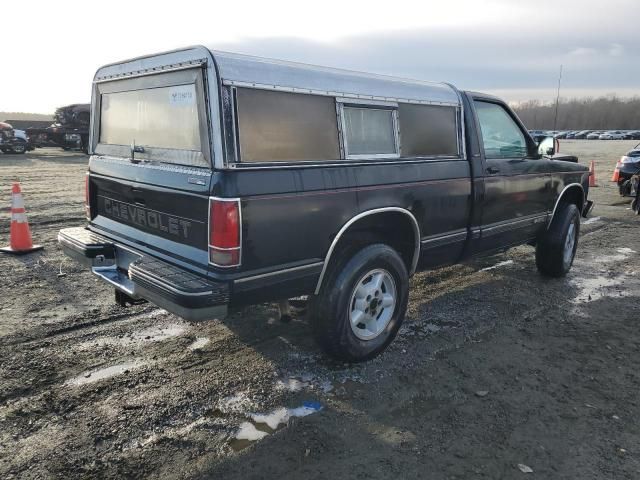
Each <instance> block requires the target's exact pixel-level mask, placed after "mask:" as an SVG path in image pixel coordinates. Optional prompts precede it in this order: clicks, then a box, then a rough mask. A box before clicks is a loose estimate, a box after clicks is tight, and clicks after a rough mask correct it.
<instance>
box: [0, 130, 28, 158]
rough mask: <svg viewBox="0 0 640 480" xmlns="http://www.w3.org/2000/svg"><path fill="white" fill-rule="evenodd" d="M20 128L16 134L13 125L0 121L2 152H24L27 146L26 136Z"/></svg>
mask: <svg viewBox="0 0 640 480" xmlns="http://www.w3.org/2000/svg"><path fill="white" fill-rule="evenodd" d="M23 134H24V132H23V131H22V130H20V131H19V133H18V135H16V131H15V130H14V129H13V127H12V126H11V125H10V124H8V123H5V122H0V151H1V152H2V153H17V154H19V155H21V154H23V153H25V152H26V151H27V150H28V149H29V148H28V142H29V140H28V137H27V136H26V134H24V135H23Z"/></svg>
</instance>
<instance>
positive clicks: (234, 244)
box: [209, 198, 242, 267]
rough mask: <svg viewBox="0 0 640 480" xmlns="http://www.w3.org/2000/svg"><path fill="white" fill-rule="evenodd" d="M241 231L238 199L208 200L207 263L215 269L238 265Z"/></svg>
mask: <svg viewBox="0 0 640 480" xmlns="http://www.w3.org/2000/svg"><path fill="white" fill-rule="evenodd" d="M241 229H242V217H241V213H240V199H238V198H210V199H209V263H211V264H212V265H215V266H217V267H237V266H238V265H240V258H241V251H242V250H241V247H242V236H241Z"/></svg>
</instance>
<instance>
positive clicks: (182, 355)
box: [0, 141, 640, 479]
mask: <svg viewBox="0 0 640 480" xmlns="http://www.w3.org/2000/svg"><path fill="white" fill-rule="evenodd" d="M633 143H635V142H625V141H610V142H605V141H591V142H587V141H564V142H562V150H563V151H566V152H572V153H576V154H578V155H579V157H580V159H581V162H582V163H588V162H589V161H590V160H594V161H595V162H596V172H597V179H598V183H599V185H600V186H599V187H598V188H594V189H592V193H591V198H592V199H593V200H595V201H596V207H595V209H594V211H593V213H592V214H591V218H590V219H589V220H587V221H584V220H583V225H582V232H581V239H580V246H579V248H578V255H577V259H576V262H575V264H574V267H573V270H572V271H571V273H570V275H569V276H568V277H567V278H565V279H559V280H547V279H543V278H541V277H540V276H539V275H538V274H537V271H536V268H535V263H534V256H533V249H532V248H530V247H520V248H516V249H512V250H510V251H509V252H507V253H505V254H502V255H498V256H494V257H489V258H485V259H482V260H477V261H474V262H471V263H468V264H465V265H458V266H455V267H451V268H446V269H442V270H438V271H435V272H428V273H422V274H419V275H416V276H415V277H414V279H413V281H412V284H413V288H412V291H411V298H410V306H409V311H408V317H407V319H406V321H405V324H404V326H403V328H402V330H401V332H400V334H399V336H398V338H397V339H396V341H395V342H394V343H393V344H392V346H391V347H390V348H389V350H388V351H387V352H386V353H385V354H383V355H382V356H380V357H379V358H377V359H375V360H373V361H371V362H369V363H366V364H363V365H356V366H350V365H345V364H336V363H334V362H332V361H329V360H328V359H326V358H325V357H324V356H323V355H322V353H321V352H320V351H319V350H318V348H317V347H316V346H315V344H314V342H313V341H312V339H311V335H310V328H309V325H308V324H307V322H306V320H305V318H304V315H302V314H300V315H298V316H296V317H295V318H294V320H293V321H292V322H291V323H290V324H286V325H285V324H281V323H280V322H279V321H278V320H277V308H276V306H275V305H271V304H263V305H257V306H253V307H249V308H244V309H242V310H237V311H234V312H232V315H231V316H230V317H229V318H228V319H226V320H225V321H223V322H219V321H213V322H205V323H188V322H185V321H184V320H181V319H180V318H178V317H175V316H173V315H171V314H168V313H167V312H165V311H163V310H161V309H158V308H156V307H154V306H152V305H148V304H146V305H139V306H135V307H130V308H128V309H122V308H120V307H118V306H116V305H115V304H114V303H113V292H112V290H111V289H110V288H108V287H107V286H105V285H104V284H102V283H101V282H99V281H98V280H97V279H95V278H94V277H93V276H92V275H91V274H90V273H88V272H87V271H86V270H84V269H82V268H80V267H79V266H77V265H75V264H74V263H73V262H72V261H70V260H66V259H65V257H64V256H63V255H62V253H61V252H60V250H59V249H58V247H57V243H56V234H57V231H58V230H59V229H60V228H62V227H69V226H75V225H82V224H84V219H83V209H82V198H83V175H84V172H85V170H86V157H84V156H82V155H76V154H71V153H63V152H58V151H55V150H52V149H51V150H46V149H43V150H36V151H35V152H30V153H28V154H27V155H24V156H14V155H0V186H1V190H2V191H1V192H0V205H8V204H9V196H10V194H9V192H10V186H9V184H10V182H11V181H13V180H20V181H21V182H22V187H23V193H24V196H25V201H26V205H27V211H28V216H29V220H30V222H31V226H32V231H33V236H34V238H35V240H36V241H37V242H39V243H42V244H44V245H45V250H44V251H42V252H39V253H34V254H31V255H28V256H22V257H13V256H0V268H1V269H2V271H3V272H4V275H3V276H2V278H1V279H0V288H1V290H0V292H1V293H2V295H0V478H3V479H10V478H57V477H60V478H137V477H145V478H225V479H236V478H238V479H253V478H256V479H257V478H332V477H334V478H381V479H382V478H383V479H387V478H392V477H395V478H403V479H404V478H430V479H440V478H442V479H445V478H447V479H452V478H470V477H474V478H492V479H498V478H499V479H513V478H520V477H521V476H523V475H525V473H524V472H525V471H528V470H529V469H530V470H532V471H533V473H530V474H529V476H530V477H531V478H576V479H577V478H580V479H596V478H597V479H601V478H616V479H635V478H639V477H640V446H639V445H640V442H639V436H638V433H639V431H638V430H639V427H638V422H637V418H639V417H640V404H639V401H638V397H637V391H638V388H639V387H640V373H639V372H640V355H638V353H639V352H638V350H639V347H640V333H638V331H637V329H636V325H635V323H634V320H633V319H634V318H638V316H639V314H640V308H639V307H638V304H637V303H636V300H638V297H639V296H640V274H639V273H638V272H640V261H639V260H638V258H639V257H638V253H637V252H640V241H639V240H638V222H640V220H639V219H638V218H637V217H635V216H634V215H632V213H631V211H630V210H628V209H627V207H628V203H629V202H628V200H624V199H621V198H620V197H618V195H617V191H616V189H615V188H614V186H613V185H612V184H611V183H609V182H608V180H609V177H610V175H611V171H612V168H613V165H614V164H615V160H616V159H617V158H619V156H620V155H622V154H623V153H624V152H625V151H626V150H627V149H628V148H629V147H630V146H632V145H633ZM6 211H8V210H6ZM8 224H9V222H8V215H7V214H3V216H2V222H1V223H0V236H1V238H2V239H3V241H5V242H6V239H7V237H8Z"/></svg>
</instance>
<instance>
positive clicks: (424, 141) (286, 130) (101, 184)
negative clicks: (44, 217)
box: [59, 47, 588, 360]
mask: <svg viewBox="0 0 640 480" xmlns="http://www.w3.org/2000/svg"><path fill="white" fill-rule="evenodd" d="M91 105H92V108H91V133H90V142H89V148H90V151H91V153H92V156H91V160H90V163H89V171H88V173H87V180H86V186H87V189H86V191H87V197H86V204H87V206H86V211H87V218H88V220H89V225H88V226H87V227H86V228H76V229H65V230H62V231H61V232H60V235H59V241H60V243H61V245H62V247H63V248H64V250H65V252H66V253H67V254H69V255H70V256H72V257H74V258H76V259H78V260H80V261H82V262H84V263H86V264H88V265H89V266H90V267H91V268H92V269H93V271H94V273H96V274H97V275H99V276H100V277H102V278H103V279H104V280H105V281H107V282H109V283H111V284H112V285H113V286H114V287H115V288H116V292H117V298H118V301H119V302H120V303H123V304H125V303H128V302H133V301H137V300H139V299H146V300H150V301H152V302H154V303H156V304H158V305H160V306H162V307H164V308H166V309H168V310H169V311H171V312H174V313H177V314H178V315H181V316H183V317H185V318H188V319H208V318H216V317H221V316H223V315H224V313H225V311H226V308H227V306H229V305H238V304H247V303H256V302H261V301H274V300H285V299H288V298H292V297H296V296H300V295H309V296H310V297H309V298H310V301H311V303H312V305H315V306H316V307H314V308H310V310H311V311H312V312H315V313H312V316H313V317H314V318H315V319H316V320H315V321H314V322H313V323H314V325H315V327H314V328H315V330H316V332H317V334H318V337H319V339H320V341H321V343H322V344H323V345H324V346H325V348H326V349H327V350H328V351H329V352H330V353H333V354H335V355H336V356H339V357H341V358H346V359H351V360H362V359H366V358H370V357H371V356H373V355H376V354H377V353H379V352H380V351H382V349H384V348H385V347H386V345H387V344H388V343H389V342H390V341H391V340H392V339H393V336H394V335H395V332H396V331H397V328H399V325H400V322H401V321H402V318H403V316H404V309H405V308H406V299H407V295H406V291H407V289H408V284H407V281H408V280H407V279H408V277H409V276H410V275H411V274H413V273H414V272H415V271H416V270H418V269H427V268H436V267H438V266H442V265H449V264H453V263H456V262H460V261H463V260H464V259H466V258H470V257H472V256H477V255H483V254H488V253H494V252H496V251H499V250H503V249H505V248H509V247H511V246H513V245H519V244H523V243H530V244H537V245H545V246H544V247H538V249H545V252H546V250H548V249H550V248H551V247H549V246H547V244H548V243H549V242H546V241H543V240H544V239H546V238H547V235H549V234H548V233H547V232H550V231H552V230H553V229H554V228H563V229H564V228H565V227H566V228H567V229H568V228H569V227H568V226H567V225H568V224H567V223H566V222H565V221H564V220H563V222H564V223H562V226H561V227H555V225H556V224H557V223H558V222H559V221H558V220H555V221H554V219H556V218H558V216H559V215H562V216H563V219H564V218H565V216H566V215H567V214H566V210H567V208H568V207H566V206H567V205H573V206H574V207H575V211H577V212H578V213H579V212H583V213H585V214H586V211H588V203H587V192H588V171H587V169H586V167H584V166H582V165H579V164H577V163H575V162H566V161H558V160H553V158H552V157H550V156H549V155H553V154H554V153H555V148H554V146H553V143H552V147H551V148H550V149H548V148H547V146H545V147H544V148H545V151H544V152H543V153H544V155H541V152H540V151H539V149H540V148H542V145H538V143H537V142H536V141H534V140H533V139H532V138H531V137H530V135H529V134H528V133H527V131H526V129H525V127H524V126H523V125H522V123H521V122H520V120H519V119H518V118H517V116H516V115H515V114H514V113H513V111H512V110H511V109H510V108H509V107H508V105H506V104H505V103H504V102H502V101H501V100H500V99H498V98H495V97H492V96H489V95H484V94H480V93H474V92H461V91H459V90H458V89H456V88H455V87H454V86H452V85H450V84H446V83H430V82H424V81H417V80H407V79H401V78H394V77H388V76H383V75H373V74H365V73H359V72H351V71H345V70H338V69H334V68H326V67H316V66H310V65H304V64H297V63H292V62H283V61H278V60H270V59H263V58H256V57H250V56H245V55H238V54H233V53H226V52H219V51H216V50H211V49H208V48H206V47H191V48H187V49H182V50H176V51H172V52H167V53H161V54H157V55H151V56H146V57H140V58H136V59H132V60H127V61H124V62H119V63H116V64H111V65H107V66H104V67H102V68H100V69H99V70H98V71H97V73H96V75H95V78H94V83H93V93H92V104H91ZM570 213H571V215H573V213H574V211H573V210H571V212H570ZM565 220H566V219H565ZM574 220H575V219H573V217H571V221H570V222H569V223H570V224H571V225H574V224H575V222H574ZM565 224H566V225H565ZM578 227H579V222H578ZM578 227H575V226H574V227H572V228H574V230H572V232H574V233H575V228H578ZM564 234H567V235H569V234H568V233H567V232H564V233H563V235H564ZM554 238H555V237H554ZM563 238H564V237H563ZM576 238H577V237H576ZM574 240H575V239H574ZM572 242H573V243H571V242H569V243H570V245H569V243H567V245H569V247H570V248H569V251H568V253H567V256H565V257H566V258H565V260H563V262H564V263H563V262H561V261H560V260H558V258H560V257H558V255H559V254H557V252H556V254H555V255H556V256H555V257H553V258H555V259H556V260H553V261H551V260H548V261H547V263H544V261H543V260H540V262H541V263H540V262H539V267H540V268H541V270H542V271H547V272H551V271H555V272H556V273H558V272H560V273H562V272H565V273H566V270H568V268H569V267H570V265H571V262H572V261H573V254H574V253H575V247H576V246H577V240H575V241H573V240H572ZM553 248H555V249H556V250H558V249H560V250H562V248H561V247H560V246H558V245H555V247H553ZM363 252H364V253H363ZM548 256H549V254H545V253H544V252H543V253H542V254H540V258H542V259H545V258H547V257H548ZM354 262H355V263H354ZM357 262H364V263H362V265H364V266H362V268H360V267H357V265H359V264H357ZM567 262H568V263H567ZM356 264H357V265H356ZM354 265H355V266H354ZM550 265H551V266H550ZM365 266H366V268H365ZM552 266H553V268H555V269H556V270H553V268H552ZM356 267H357V268H356ZM369 267H371V272H373V273H371V272H369V273H371V275H369V276H367V275H368V273H367V271H364V270H367V268H369ZM354 268H356V270H353V269H354ZM345 269H346V270H345ZM350 269H351V270H350ZM362 269H364V270H362ZM345 272H347V273H345ZM349 272H351V273H349ZM354 272H355V273H354ZM363 272H364V273H365V276H364V277H363V278H357V279H356V278H355V276H358V275H360V274H362V273H363ZM354 275H355V276H354ZM374 278H377V279H378V280H379V282H378V280H377V281H376V282H377V283H376V284H379V285H382V287H380V288H381V290H380V289H378V290H375V291H374V290H372V291H371V295H368V296H366V298H369V297H371V298H369V299H368V300H367V302H370V303H367V305H368V306H366V307H365V306H362V312H360V313H362V314H363V315H365V317H366V318H367V321H366V322H359V321H357V320H354V318H352V317H353V316H355V317H358V315H359V314H358V311H356V310H357V309H356V310H353V309H354V308H356V306H357V305H361V303H358V302H359V300H358V299H357V298H356V297H357V295H356V293H358V292H360V293H362V291H364V290H366V289H368V288H370V287H371V285H373V283H372V282H373V280H372V279H374ZM341 282H346V283H342V284H341ZM358 282H360V283H362V285H361V287H362V288H360V289H358V288H357V285H356V284H357V283H358ZM363 282H364V283H363ZM365 284H366V285H365ZM354 285H355V286H354ZM363 285H365V286H366V288H365V287H363ZM354 288H355V289H356V290H354ZM352 290H353V291H354V292H355V293H353V295H354V297H353V298H352V299H351V300H352V301H351V303H350V302H349V298H346V297H345V298H346V299H345V298H343V297H342V296H341V295H342V293H336V292H347V293H344V295H347V296H348V295H349V294H350V293H351V291H352ZM360 293H358V295H359V294H360ZM378 294H379V295H380V297H379V299H378V297H377V295H378ZM374 297H375V298H374ZM383 297H384V299H383ZM356 300H358V301H356ZM318 305H320V306H318ZM362 305H364V304H362ZM326 308H330V311H327V310H326ZM358 308H359V307H358ZM365 310H366V312H365ZM371 312H375V315H373V314H372V313H371ZM345 318H347V319H348V320H345ZM327 322H334V323H327ZM341 322H342V323H341ZM345 322H347V323H345ZM347 324H350V325H351V327H350V328H347V327H344V325H347ZM343 327H344V328H343ZM376 329H378V330H377V331H376V332H374V330H376ZM349 332H351V333H349Z"/></svg>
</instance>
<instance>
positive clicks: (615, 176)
mask: <svg viewBox="0 0 640 480" xmlns="http://www.w3.org/2000/svg"><path fill="white" fill-rule="evenodd" d="M620 165H621V162H620V160H618V161H617V162H616V168H614V169H613V176H612V177H611V181H612V182H617V181H618V180H620Z"/></svg>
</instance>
